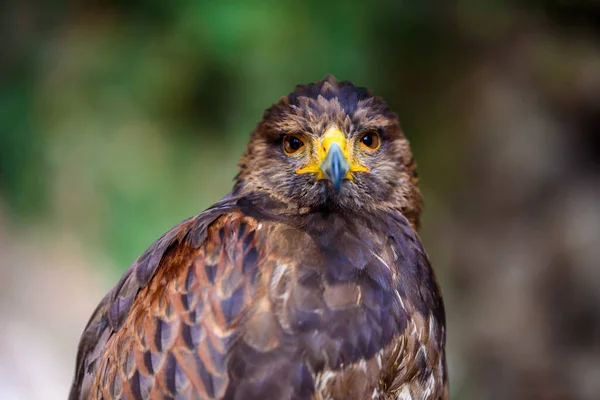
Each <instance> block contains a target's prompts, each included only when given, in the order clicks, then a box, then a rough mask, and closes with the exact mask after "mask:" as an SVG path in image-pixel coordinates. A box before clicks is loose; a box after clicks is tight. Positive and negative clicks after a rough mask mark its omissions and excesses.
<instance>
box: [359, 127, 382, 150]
mask: <svg viewBox="0 0 600 400" xmlns="http://www.w3.org/2000/svg"><path fill="white" fill-rule="evenodd" d="M358 141H359V142H360V145H361V146H362V147H364V148H365V149H367V150H370V151H375V150H377V149H379V146H381V137H380V136H379V133H378V132H376V131H368V132H365V133H363V134H362V135H360V138H359V139H358Z"/></svg>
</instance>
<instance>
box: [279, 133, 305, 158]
mask: <svg viewBox="0 0 600 400" xmlns="http://www.w3.org/2000/svg"><path fill="white" fill-rule="evenodd" d="M303 148H304V141H302V139H300V138H299V137H298V136H296V135H285V136H284V137H283V151H284V152H285V154H287V155H288V156H291V155H293V154H296V153H297V152H299V151H300V150H302V149H303Z"/></svg>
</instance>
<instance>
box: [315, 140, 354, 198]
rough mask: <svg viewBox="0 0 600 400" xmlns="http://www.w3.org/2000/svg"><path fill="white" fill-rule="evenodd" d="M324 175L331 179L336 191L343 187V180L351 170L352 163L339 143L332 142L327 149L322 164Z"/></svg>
mask: <svg viewBox="0 0 600 400" xmlns="http://www.w3.org/2000/svg"><path fill="white" fill-rule="evenodd" d="M320 169H321V172H322V173H323V177H324V178H325V179H327V180H329V181H330V182H331V183H332V184H333V187H334V188H335V192H336V193H339V192H340V190H341V188H342V181H343V180H344V179H345V178H346V174H347V173H348V171H350V163H348V160H346V157H345V156H344V153H343V152H342V148H341V147H340V145H339V144H338V143H332V144H331V146H330V147H329V149H328V151H327V155H326V156H325V159H324V160H323V162H322V163H321V166H320Z"/></svg>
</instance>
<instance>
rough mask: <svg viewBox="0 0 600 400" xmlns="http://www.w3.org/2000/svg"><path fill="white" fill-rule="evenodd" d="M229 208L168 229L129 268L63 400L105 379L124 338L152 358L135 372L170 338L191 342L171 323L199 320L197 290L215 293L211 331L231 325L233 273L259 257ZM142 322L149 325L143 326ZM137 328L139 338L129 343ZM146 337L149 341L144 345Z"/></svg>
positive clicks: (98, 317)
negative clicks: (99, 378)
mask: <svg viewBox="0 0 600 400" xmlns="http://www.w3.org/2000/svg"><path fill="white" fill-rule="evenodd" d="M236 201H237V199H235V198H233V197H231V196H227V197H225V198H224V199H223V200H221V201H220V202H218V203H216V204H215V205H214V206H212V207H211V208H209V209H207V210H206V211H204V212H203V213H201V214H198V215H196V216H194V217H192V218H189V219H187V220H184V221H182V222H181V223H180V224H178V225H176V226H175V227H173V228H172V229H170V230H169V231H168V232H166V233H165V234H164V235H163V236H161V237H160V238H159V239H158V240H157V241H155V242H154V243H153V244H152V245H150V246H149V247H148V249H147V250H146V251H145V252H144V253H143V254H142V255H141V256H140V257H139V258H138V259H136V260H135V261H134V262H133V263H132V265H131V266H130V267H129V268H128V269H127V270H126V272H125V273H124V274H123V276H122V277H121V279H120V280H119V282H118V283H117V284H116V285H115V287H114V288H113V289H112V290H111V291H109V292H108V293H107V295H106V296H105V297H104V298H103V299H102V300H101V301H100V303H99V304H98V306H97V307H96V310H95V311H94V313H93V314H92V316H91V318H90V320H89V322H88V323H87V325H86V328H85V329H84V332H83V334H82V337H81V340H80V344H79V348H78V353H77V360H76V370H75V379H74V381H73V385H72V388H71V394H70V399H78V398H84V397H85V398H87V395H88V393H89V391H90V389H91V387H92V385H93V384H94V379H96V378H97V377H98V376H100V375H103V376H106V374H107V373H108V374H110V368H109V365H108V364H107V360H108V359H109V358H111V357H110V356H111V355H112V356H113V357H112V358H113V360H112V363H111V365H113V366H115V365H117V364H118V362H119V360H115V359H114V356H116V354H117V353H120V354H122V350H123V348H122V346H123V344H124V343H125V342H130V341H131V340H129V339H130V338H131V337H136V338H137V339H139V342H138V344H141V345H142V347H141V348H143V349H147V350H153V351H150V352H149V353H148V354H147V355H143V357H146V358H143V361H144V362H143V363H142V365H144V364H146V365H150V364H152V363H150V364H148V360H149V359H150V358H152V357H150V355H151V354H153V355H160V354H162V353H164V352H165V350H166V347H165V348H164V349H163V347H164V346H163V344H166V343H162V342H163V341H164V340H167V339H168V336H169V335H172V337H171V338H172V339H175V338H176V337H177V336H181V337H184V338H188V337H194V335H196V334H198V332H188V331H186V327H185V326H184V325H183V324H181V325H179V326H177V327H175V328H176V329H171V328H173V327H172V326H171V325H170V323H171V322H173V321H175V320H177V321H178V323H180V322H182V323H184V322H186V321H187V322H190V321H191V319H193V320H194V321H197V320H199V319H201V318H202V315H201V314H202V305H201V304H198V301H199V299H195V298H194V294H197V293H201V292H202V290H203V289H202V287H205V286H206V287H208V286H215V285H216V286H218V290H215V291H214V292H215V293H217V296H216V297H218V298H215V299H214V300H216V301H217V302H216V303H213V304H211V307H212V309H213V310H215V313H214V314H215V316H216V317H215V318H213V321H212V322H214V323H215V324H216V325H215V326H227V324H228V323H229V322H231V321H230V319H231V314H232V313H233V311H234V309H235V308H236V307H238V308H239V307H241V305H242V304H240V302H242V303H243V301H245V299H246V297H244V296H245V293H243V292H242V291H240V289H239V288H238V287H236V283H237V284H238V285H239V284H240V282H241V279H242V275H243V274H242V275H240V274H239V273H238V271H239V269H240V268H242V269H243V268H244V266H246V269H247V266H248V265H251V264H252V263H253V262H254V261H255V258H256V257H257V254H258V250H257V249H256V246H255V241H254V239H253V238H254V230H255V229H256V227H257V225H258V223H257V221H256V220H255V219H254V218H252V217H248V216H246V215H244V214H243V213H242V212H240V210H239V208H238V207H237V205H236ZM234 264H235V265H234ZM219 301H220V302H219ZM192 306H193V307H195V308H192ZM217 310H220V311H218V312H217ZM143 315H147V316H148V315H149V317H144V318H142V316H143ZM140 323H143V324H142V325H139V324H140ZM136 324H138V325H137V326H135V328H136V329H137V330H138V331H139V332H137V333H136V334H137V336H135V335H134V336H131V335H132V334H133V333H135V332H133V327H134V325H136ZM188 326H190V327H192V326H194V325H193V324H191V323H190V324H188ZM150 333H152V335H154V338H153V339H150V338H146V337H145V336H146V335H148V334H150ZM140 335H141V336H140ZM146 339H148V340H146ZM167 341H168V340H167ZM157 346H158V348H157ZM117 347H118V348H117ZM111 353H113V354H111ZM148 357H150V358H148ZM153 360H154V362H156V361H157V360H156V359H153ZM167 361H168V360H167ZM160 364H161V365H162V364H163V363H162V361H161V363H160ZM166 364H168V362H167V363H165V365H166ZM130 365H132V364H131V362H130ZM155 367H156V368H154V369H157V368H158V365H155ZM102 368H105V370H102ZM151 369H152V368H151ZM157 371H158V369H157ZM157 371H155V372H157ZM113 372H114V371H113ZM146 372H147V371H146ZM140 373H141V371H138V374H137V375H140ZM142 378H143V376H140V377H139V378H138V381H139V380H140V379H142ZM142 386H143V385H142ZM134 392H135V390H134Z"/></svg>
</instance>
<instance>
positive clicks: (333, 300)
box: [69, 76, 448, 400]
mask: <svg viewBox="0 0 600 400" xmlns="http://www.w3.org/2000/svg"><path fill="white" fill-rule="evenodd" d="M421 210H422V197H421V193H420V190H419V187H418V177H417V173H416V165H415V161H414V159H413V155H412V152H411V149H410V146H409V143H408V140H407V139H406V137H405V136H404V134H403V132H402V130H401V128H400V125H399V122H398V119H397V116H396V114H395V113H394V112H392V111H391V110H390V108H389V107H388V106H387V105H386V103H385V102H384V101H383V100H382V99H381V98H380V97H377V96H375V95H374V94H373V92H372V91H370V90H368V89H365V88H362V87H357V86H355V85H354V84H353V83H351V82H350V81H337V80H336V79H335V78H334V77H333V76H327V77H326V78H325V79H323V80H320V81H317V82H315V83H310V84H306V85H298V86H297V87H296V89H295V90H294V91H293V92H292V93H290V94H289V95H288V96H285V97H282V98H281V99H280V100H279V102H277V103H276V104H274V105H272V106H271V107H270V108H268V109H267V110H266V111H265V112H264V115H263V117H262V120H261V121H260V122H259V123H258V125H257V126H256V128H255V129H254V131H253V132H252V134H251V135H250V140H249V143H248V145H247V148H246V150H245V152H244V154H243V156H242V158H241V161H240V163H239V172H238V174H237V176H236V177H235V179H234V185H233V189H232V191H231V192H230V193H229V194H228V195H226V196H225V197H224V198H222V199H221V200H220V201H218V202H217V203H216V204H214V205H213V206H212V207H210V208H208V209H207V210H205V211H204V212H202V213H200V214H198V215H196V216H194V217H191V218H189V219H187V220H185V221H183V222H181V223H180V224H179V225H177V226H175V227H174V228H172V229H171V230H169V231H168V232H167V233H165V234H164V235H163V236H162V237H160V238H159V239H158V240H157V241H156V242H155V243H153V244H152V245H151V246H150V247H149V248H148V249H147V250H146V251H145V252H144V253H143V254H142V255H141V256H140V257H139V258H138V259H137V260H136V261H135V262H133V264H132V265H131V266H130V267H129V268H128V269H127V270H126V271H125V273H124V274H123V276H122V277H121V279H120V280H119V281H118V283H117V284H116V286H115V287H114V288H113V289H112V290H111V291H110V292H108V294H107V295H106V296H105V297H104V298H103V299H102V301H101V302H100V304H99V305H98V307H97V308H96V310H95V311H94V312H93V314H92V316H91V318H90V320H89V322H88V324H87V326H86V328H85V330H84V332H83V334H82V337H81V341H80V343H79V347H78V353H77V359H76V368H75V377H74V380H73V383H72V386H71V391H70V396H69V398H70V399H71V400H76V399H121V398H123V399H146V398H148V399H239V400H253V399H257V400H259V399H260V400H264V399H277V400H279V399H322V400H324V399H447V398H448V378H447V368H446V356H445V337H446V330H445V311H444V304H443V300H442V296H441V291H440V287H439V284H438V282H437V280H436V277H435V274H434V271H433V269H432V267H431V265H430V262H429V260H428V257H427V255H426V252H425V250H424V249H423V245H422V243H421V240H420V238H419V235H418V233H417V232H418V229H419V221H420V215H421Z"/></svg>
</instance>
